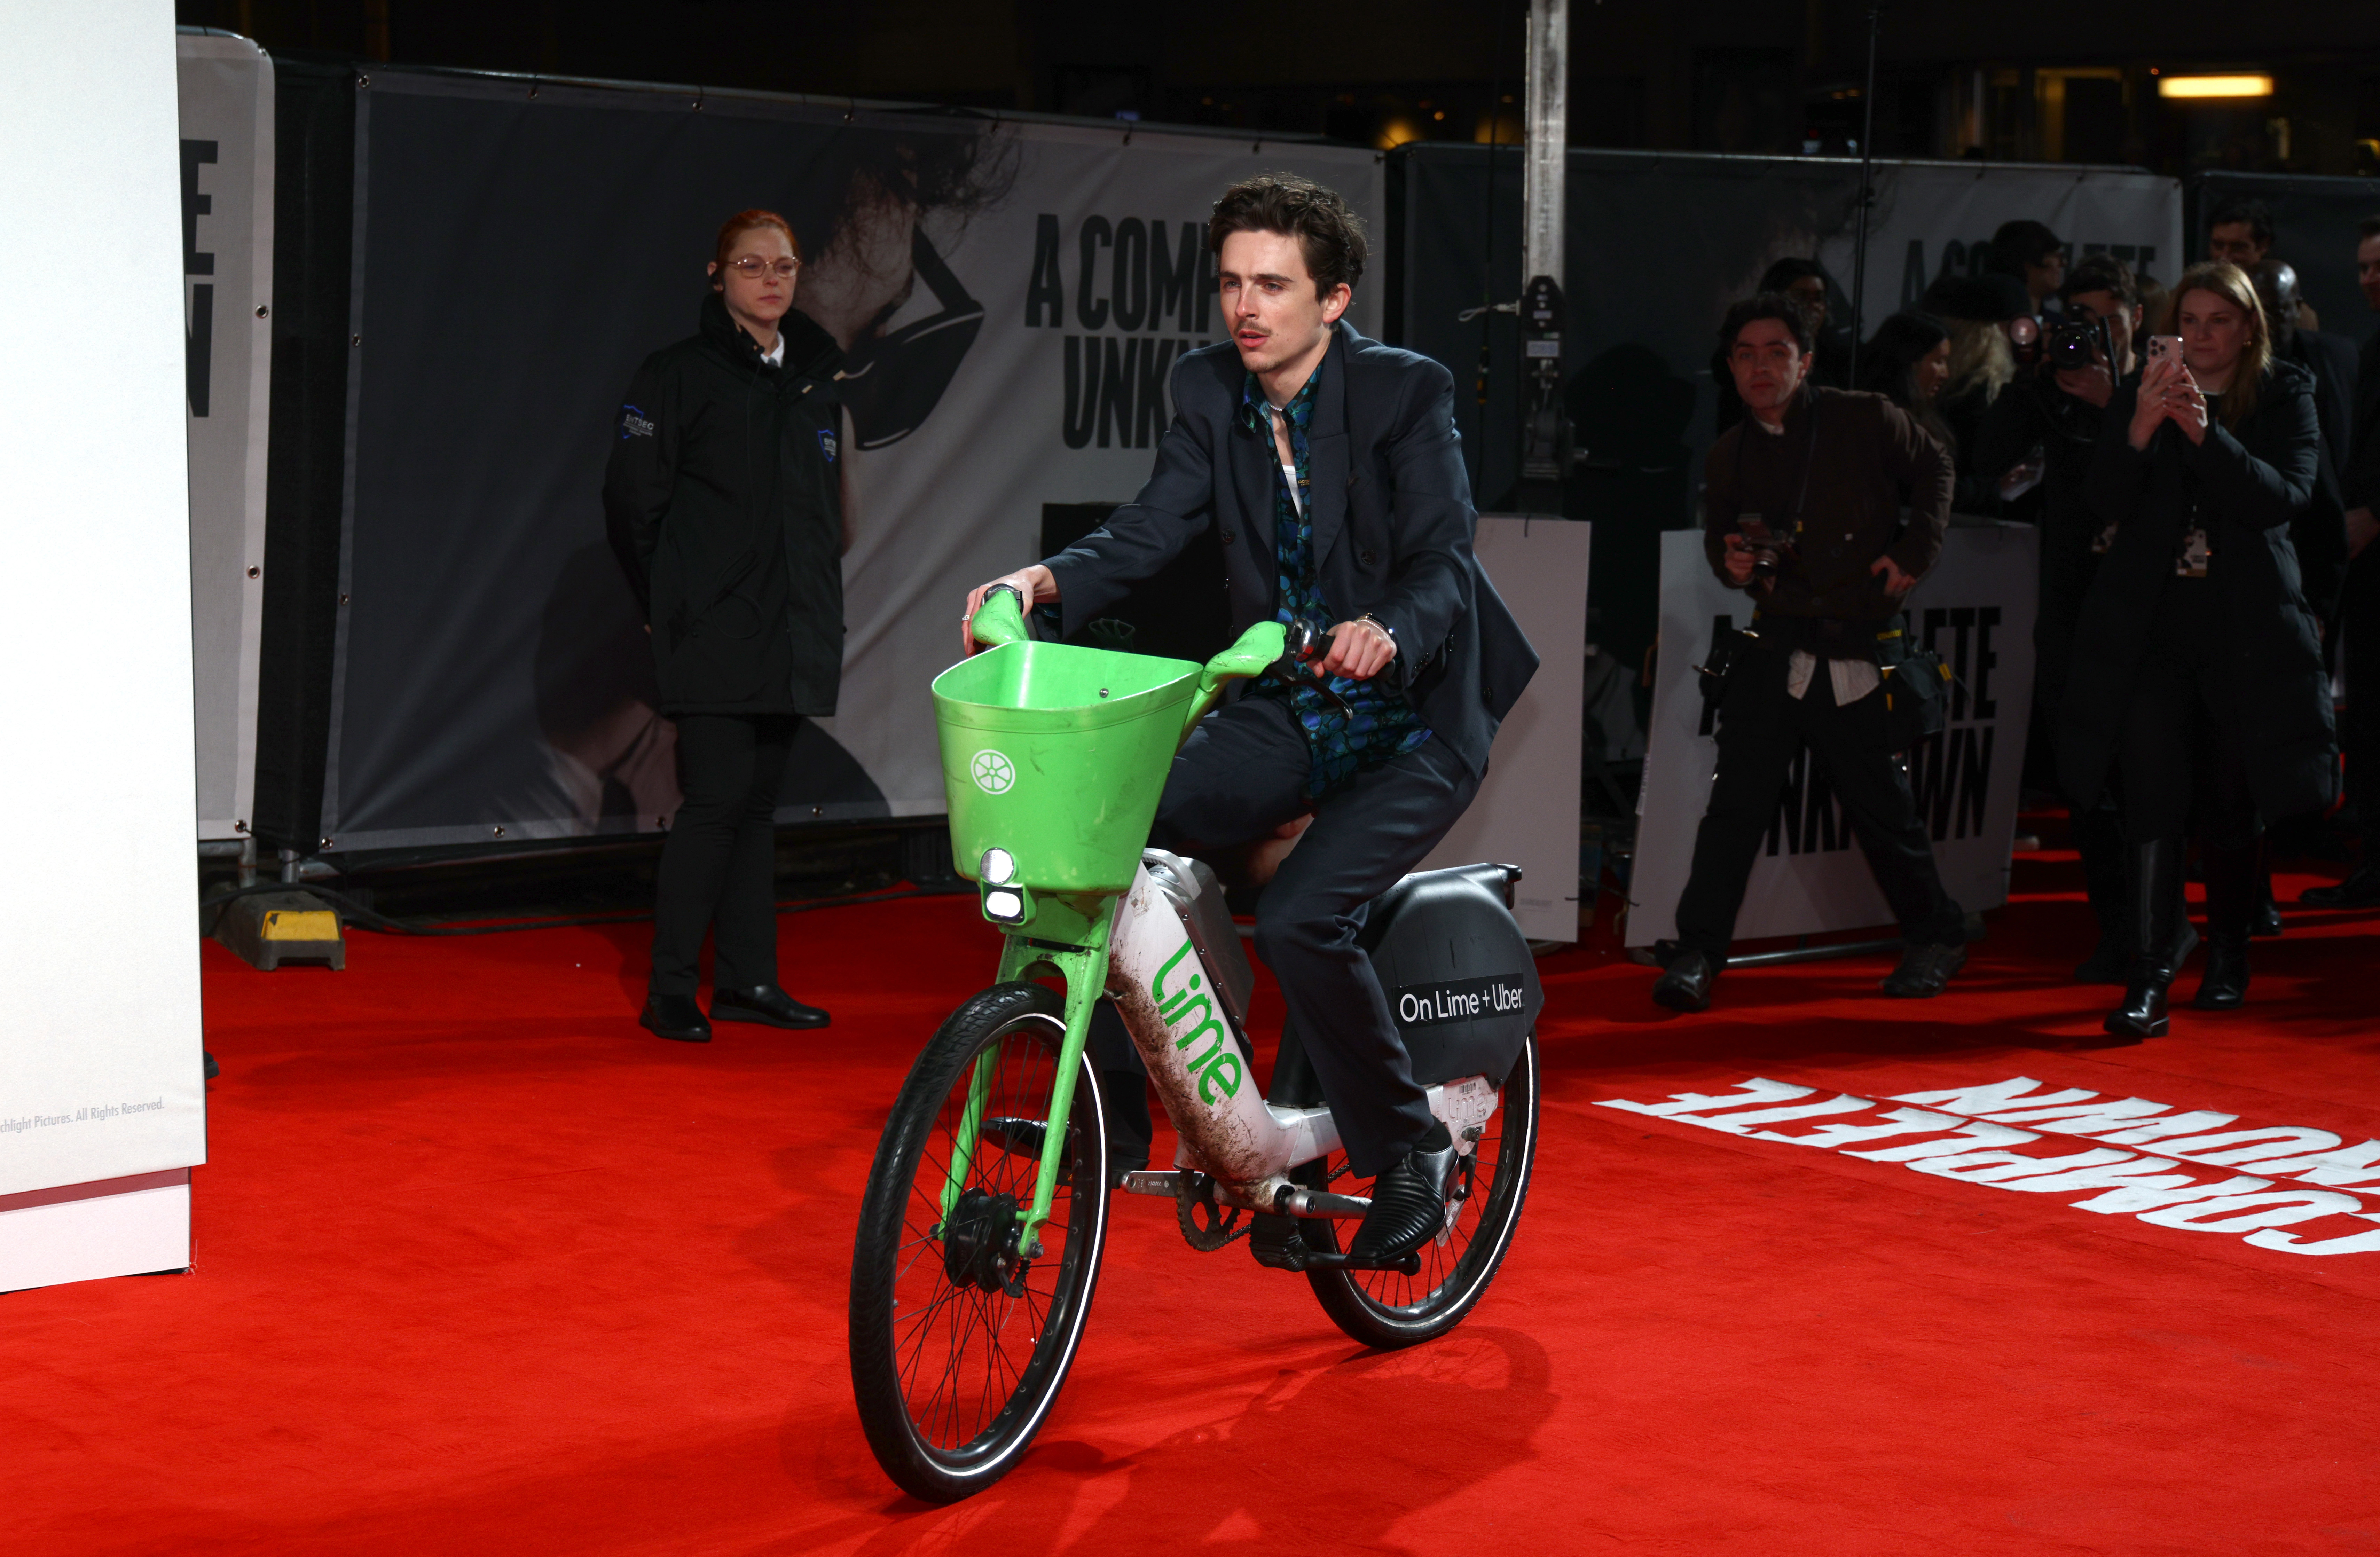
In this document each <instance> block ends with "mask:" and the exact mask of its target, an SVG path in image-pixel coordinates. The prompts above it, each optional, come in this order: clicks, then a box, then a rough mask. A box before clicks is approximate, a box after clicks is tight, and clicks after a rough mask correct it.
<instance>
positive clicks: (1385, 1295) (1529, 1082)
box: [1300, 1033, 1537, 1349]
mask: <svg viewBox="0 0 2380 1557" xmlns="http://www.w3.org/2000/svg"><path fill="white" fill-rule="evenodd" d="M1536 1155H1537V1039H1536V1034H1535V1033H1531V1034H1530V1035H1529V1037H1528V1039H1527V1040H1526V1041H1524V1043H1523V1044H1522V1045H1521V1057H1520V1058H1519V1059H1518V1060H1516V1061H1514V1062H1513V1064H1512V1075H1511V1076H1509V1077H1505V1079H1504V1091H1503V1095H1502V1096H1501V1097H1500V1098H1499V1099H1498V1100H1497V1103H1496V1112H1495V1113H1492V1114H1490V1115H1488V1124H1487V1126H1486V1128H1485V1129H1484V1130H1483V1131H1482V1132H1481V1134H1480V1137H1479V1139H1478V1141H1477V1142H1476V1143H1475V1145H1474V1146H1473V1147H1472V1149H1471V1151H1470V1152H1469V1154H1468V1155H1466V1156H1464V1157H1463V1158H1462V1159H1460V1161H1459V1162H1457V1164H1456V1168H1455V1174H1454V1182H1453V1184H1452V1185H1451V1186H1450V1187H1451V1190H1453V1191H1454V1192H1456V1193H1457V1194H1459V1195H1460V1197H1461V1198H1458V1199H1451V1200H1450V1201H1449V1203H1448V1207H1447V1223H1446V1227H1445V1229H1444V1231H1442V1232H1440V1233H1439V1235H1438V1237H1437V1238H1436V1239H1434V1240H1433V1241H1431V1242H1429V1243H1427V1244H1424V1245H1423V1246H1422V1247H1421V1271H1420V1273H1419V1274H1418V1275H1412V1276H1408V1275H1406V1274H1404V1273H1403V1271H1307V1272H1306V1273H1305V1279H1306V1280H1307V1281H1308V1282H1310V1283H1313V1286H1314V1295H1315V1296H1316V1297H1317V1298H1318V1299H1320V1300H1321V1303H1322V1311H1323V1312H1324V1313H1326V1314H1329V1315H1330V1319H1331V1321H1332V1322H1333V1323H1335V1324H1336V1325H1338V1327H1339V1328H1340V1329H1341V1330H1343V1331H1345V1332H1347V1333H1348V1335H1350V1336H1351V1337H1353V1338H1354V1339H1355V1340H1357V1341H1360V1342H1362V1343H1363V1344H1366V1345H1367V1346H1378V1347H1382V1348H1384V1349H1390V1348H1394V1347H1398V1346H1410V1345H1413V1344H1415V1343H1416V1342H1421V1341H1427V1340H1429V1339H1431V1338H1433V1337H1435V1336H1439V1335H1443V1334H1445V1333H1446V1332H1448V1331H1450V1330H1451V1329H1453V1328H1454V1327H1455V1325H1456V1324H1458V1323H1460V1322H1461V1321H1462V1319H1463V1315H1465V1314H1467V1313H1469V1312H1470V1311H1471V1309H1472V1307H1473V1306H1474V1305H1475V1304H1476V1303H1477V1302H1478V1301H1479V1299H1480V1296H1481V1295H1483V1294H1484V1293H1486V1292H1487V1290H1488V1282H1489V1281H1491V1280H1493V1279H1494V1277H1495V1274H1496V1270H1497V1267H1499V1266H1500V1265H1501V1264H1503V1262H1504V1253H1505V1251H1506V1250H1507V1249H1509V1248H1510V1247H1512V1229H1513V1227H1514V1225H1515V1224H1516V1223H1518V1222H1519V1221H1520V1220H1521V1205H1522V1202H1523V1201H1524V1200H1526V1199H1527V1198H1528V1196H1529V1169H1530V1167H1531V1166H1532V1165H1533V1164H1534V1163H1535V1162H1536ZM1346 1162H1347V1160H1346V1158H1345V1157H1343V1156H1342V1155H1341V1154H1340V1153H1338V1152H1335V1151H1334V1152H1332V1153H1331V1154H1330V1158H1329V1159H1327V1161H1326V1162H1318V1163H1314V1164H1311V1168H1312V1169H1319V1170H1321V1171H1320V1172H1311V1173H1310V1174H1309V1177H1310V1179H1311V1181H1312V1182H1314V1183H1315V1184H1316V1185H1317V1186H1319V1185H1321V1184H1323V1183H1327V1182H1328V1181H1329V1180H1330V1178H1332V1177H1335V1176H1337V1174H1343V1173H1344V1172H1345V1171H1346ZM1300 1235H1301V1236H1303V1237H1304V1238H1305V1241H1306V1242H1307V1243H1310V1244H1313V1243H1318V1244H1321V1245H1322V1246H1323V1247H1326V1248H1331V1249H1335V1248H1337V1247H1338V1235H1337V1234H1336V1232H1335V1231H1333V1229H1332V1226H1331V1224H1330V1222H1305V1223H1303V1224H1302V1225H1301V1234H1300Z"/></svg>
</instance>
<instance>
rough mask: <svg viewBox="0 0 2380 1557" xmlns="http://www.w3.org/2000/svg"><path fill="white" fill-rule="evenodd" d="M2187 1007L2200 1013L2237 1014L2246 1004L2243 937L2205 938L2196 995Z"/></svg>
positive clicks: (2245, 951)
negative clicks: (2204, 965) (2203, 969)
mask: <svg viewBox="0 0 2380 1557" xmlns="http://www.w3.org/2000/svg"><path fill="white" fill-rule="evenodd" d="M2190 1004H2192V1006H2195V1007H2196V1008H2197V1009H2199V1010H2201V1011H2237V1010H2239V1009H2240V1007H2241V1006H2243V1005H2245V1004H2248V938H2247V937H2246V936H2244V935H2237V936H2234V935H2211V936H2209V937H2207V941H2206V970H2205V971H2204V973H2202V974H2200V975H2199V978H2198V992H2197V993H2196V994H2194V995H2192V996H2191V997H2190Z"/></svg>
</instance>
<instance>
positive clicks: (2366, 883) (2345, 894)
mask: <svg viewBox="0 0 2380 1557" xmlns="http://www.w3.org/2000/svg"><path fill="white" fill-rule="evenodd" d="M2298 901H2299V902H2301V903H2303V904H2305V905H2306V906H2309V907H2314V908H2371V907H2380V860H2367V861H2366V862H2364V863H2363V864H2362V865H2359V866H2357V867H2356V868H2355V869H2354V870H2352V871H2350V873H2349V875H2348V878H2347V880H2345V881H2343V882H2338V884H2337V885H2335V886H2326V887H2308V888H2306V889H2305V891H2303V892H2301V893H2300V894H2298Z"/></svg>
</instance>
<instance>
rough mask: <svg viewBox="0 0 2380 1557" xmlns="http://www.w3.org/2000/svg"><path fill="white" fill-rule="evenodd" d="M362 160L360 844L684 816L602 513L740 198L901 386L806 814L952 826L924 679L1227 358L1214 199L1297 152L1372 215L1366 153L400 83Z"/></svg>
mask: <svg viewBox="0 0 2380 1557" xmlns="http://www.w3.org/2000/svg"><path fill="white" fill-rule="evenodd" d="M355 140H356V194H355V232H356V237H355V248H354V253H355V262H354V274H353V281H352V296H353V306H352V320H353V330H352V347H353V349H352V352H351V359H350V375H349V395H350V399H349V411H348V429H349V451H350V452H349V457H348V461H347V489H346V516H345V517H346V532H345V545H344V548H343V564H342V579H341V585H340V590H341V595H342V598H343V601H344V602H345V603H344V605H343V608H342V614H341V620H340V627H339V649H338V656H337V667H336V672H335V676H334V687H335V689H334V708H333V714H332V729H331V739H330V752H329V764H328V770H329V771H328V773H327V777H326V782H325V794H324V799H323V821H322V832H323V833H325V834H327V835H329V836H330V838H331V840H332V841H331V842H330V843H329V844H327V845H324V847H325V849H326V850H336V851H344V850H351V849H358V848H380V847H389V846H403V845H426V844H459V843H468V842H486V841H491V840H496V839H515V838H524V837H564V836H578V835H586V834H590V833H625V832H637V831H650V830H653V829H655V828H657V827H659V826H662V825H664V819H665V818H667V817H668V816H669V815H670V814H671V813H672V812H674V809H676V805H677V798H678V797H677V789H676V783H675V775H674V740H673V738H672V729H671V726H670V724H669V723H668V722H667V721H666V720H663V719H662V718H660V717H659V716H658V715H657V714H656V713H655V712H653V708H652V704H653V700H654V692H653V687H652V672H651V666H650V654H649V650H648V647H647V642H646V639H645V635H644V632H643V630H642V626H641V624H640V623H639V622H638V620H637V614H636V609H635V606H634V604H633V601H632V597H631V596H630V594H629V591H628V590H627V587H626V585H625V582H624V581H623V580H622V579H621V578H620V576H619V572H618V569H617V566H616V565H615V564H614V563H613V558H612V556H611V553H610V551H609V549H608V548H607V546H606V545H605V543H604V539H603V525H602V515H601V502H600V491H601V480H602V473H603V467H604V462H605V459H606V457H607V456H608V453H609V449H610V440H611V438H612V436H613V424H614V416H615V412H616V410H617V407H618V403H619V395H620V393H621V391H622V390H623V389H624V388H625V386H626V384H627V382H628V378H629V375H630V374H631V373H632V372H633V371H634V370H635V368H636V366H637V363H638V362H639V361H640V360H641V359H643V358H644V356H645V355H646V354H647V353H649V352H650V351H652V350H653V349H655V348H656V347H660V346H662V345H665V344H667V343H669V342H671V341H673V340H676V339H680V338H682V337H684V336H686V335H690V334H691V333H693V331H694V329H695V325H696V315H697V310H698V306H699V304H700V301H701V298H703V296H704V282H703V276H702V269H703V264H704V262H705V261H707V260H708V259H709V258H710V245H711V240H712V236H713V234H714V232H715V230H716V228H717V226H718V224H719V223H720V221H721V219H722V217H724V216H725V215H727V214H728V213H732V212H735V211H738V210H742V209H744V208H746V207H749V206H762V207H767V208H771V209H774V210H778V211H781V212H783V213H784V214H785V215H786V216H787V217H788V218H789V219H790V220H791V221H792V223H793V225H794V226H795V230H796V231H797V232H799V233H800V234H801V237H802V239H803V243H804V247H805V249H807V252H808V254H809V256H810V260H811V263H810V264H809V265H808V266H807V267H806V268H805V270H804V271H803V275H802V285H801V288H800V292H799V294H798V296H797V298H796V306H798V307H800V308H801V309H802V310H804V311H805V312H807V313H808V314H809V315H811V317H813V318H815V319H817V320H818V321H819V322H820V323H821V324H822V325H824V326H825V327H826V328H827V329H828V330H829V331H830V333H832V334H833V335H835V336H836V337H837V338H838V340H839V341H841V342H842V343H843V344H844V347H845V349H846V351H849V352H852V353H853V354H854V358H855V362H854V367H855V369H856V367H857V366H859V365H862V364H865V365H867V366H868V369H869V371H870V373H871V375H872V376H873V377H874V378H875V379H876V381H877V382H878V383H882V384H883V385H885V389H884V390H883V392H881V393H879V394H876V395H870V396H866V397H861V398H859V399H858V400H857V401H856V404H855V412H854V423H855V428H854V431H855V438H854V442H855V443H856V444H857V447H856V450H852V451H849V452H847V453H846V455H845V456H844V457H845V459H846V462H847V475H846V481H847V483H848V485H847V492H848V494H849V503H850V514H851V528H852V529H853V532H854V541H853V545H852V549H851V551H850V553H848V554H847V555H846V556H845V558H844V588H845V625H846V633H847V636H846V639H845V662H844V683H843V693H842V699H841V710H840V717H838V718H836V719H832V720H826V721H820V722H816V723H809V722H806V724H805V727H804V731H803V735H802V737H801V739H800V741H799V743H798V744H797V746H796V749H795V756H794V759H793V766H792V772H791V775H790V777H789V779H788V782H787V785H786V789H785V794H784V802H785V803H784V806H783V809H781V810H780V813H779V815H780V819H781V820H784V821H793V820H811V819H822V820H838V819H856V818H866V817H882V816H902V815H926V814H933V813H936V812H939V811H940V810H941V809H942V805H943V801H942V795H941V771H940V763H939V760H938V758H937V756H936V751H935V745H934V736H933V724H932V712H931V704H930V700H929V696H928V692H927V686H928V683H929V681H930V679H931V678H932V675H933V674H934V673H935V672H936V671H937V670H939V669H940V668H941V666H942V665H943V664H945V663H948V662H949V661H950V660H951V659H952V658H953V657H954V656H955V653H956V651H957V647H958V646H957V626H956V622H957V605H958V602H959V600H960V598H961V595H962V594H963V592H964V591H965V588H966V587H967V586H968V585H970V584H972V583H975V582H977V581H979V580H980V579H982V578H989V577H990V576H992V575H994V574H996V573H999V572H1002V571H1004V570H1005V569H1007V568H1010V567H1014V566H1017V565H1019V564H1021V563H1023V562H1026V561H1030V560H1031V559H1032V558H1033V557H1034V556H1036V555H1037V554H1038V552H1037V551H1036V542H1037V541H1038V530H1039V527H1040V521H1041V516H1042V509H1043V505H1045V504H1048V503H1081V502H1099V501H1104V502H1110V503H1112V502H1116V501H1120V500H1122V499H1123V498H1127V497H1129V496H1130V495H1131V494H1132V493H1134V492H1135V490H1137V488H1138V486H1139V484H1140V482H1141V480H1143V479H1144V478H1145V477H1146V475H1147V469H1148V461H1149V458H1150V452H1149V451H1150V450H1151V448H1152V446H1153V444H1154V443H1155V440H1156V438H1157V436H1158V435H1159V434H1160V433H1161V432H1162V431H1163V429H1164V427H1165V425H1166V422H1167V421H1168V420H1169V419H1170V416H1171V407H1169V406H1168V405H1167V403H1166V400H1165V384H1166V373H1167V370H1168V369H1169V368H1170V367H1171V364H1172V359H1173V358H1174V357H1175V356H1176V355H1178V354H1179V353H1180V352H1181V351H1183V350H1185V349H1188V348H1190V347H1196V346H1199V345H1203V344H1206V342H1207V341H1208V340H1211V339H1213V338H1214V337H1215V329H1214V324H1213V321H1212V320H1211V318H1210V316H1209V315H1210V302H1211V297H1212V281H1211V278H1210V275H1209V274H1208V266H1207V264H1206V262H1205V260H1204V258H1203V242H1202V241H1201V239H1202V234H1201V232H1200V229H1201V227H1202V225H1203V222H1204V219H1205V216H1206V214H1207V212H1208V206H1209V205H1210V203H1211V202H1212V201H1213V199H1214V197H1215V195H1216V194H1217V193H1219V192H1220V190H1221V189H1222V188H1223V187H1224V186H1225V185H1226V184H1228V183H1229V182H1230V181H1231V180H1233V179H1234V178H1237V177H1241V176H1245V175H1247V174H1249V173H1252V172H1256V171H1258V170H1272V169H1281V168H1288V169H1291V170H1293V171H1297V172H1302V173H1307V174H1310V175H1311V176H1315V177H1318V178H1319V179H1321V180H1323V181H1324V182H1326V183H1330V184H1332V185H1333V186H1335V187H1336V188H1338V189H1342V191H1343V192H1345V193H1346V194H1347V195H1348V196H1349V198H1350V199H1351V201H1354V204H1355V206H1356V208H1357V209H1358V211H1359V212H1362V213H1366V215H1368V216H1371V217H1373V218H1374V219H1375V220H1377V217H1378V211H1379V200H1378V189H1379V186H1380V171H1379V167H1378V158H1377V157H1376V156H1375V154H1374V153H1371V152H1360V151H1353V150H1347V149H1338V148H1328V147H1323V146H1319V145H1315V144H1310V143H1286V144H1254V145H1252V144H1250V143H1249V142H1246V141H1242V140H1219V139H1211V138H1201V137H1194V136H1186V135H1164V134H1148V133H1145V132H1141V131H1138V130H1135V129H1133V128H1131V127H1127V126H1123V125H1119V126H1117V127H1115V128H1112V129H1109V128H1089V127H1077V126H1067V125H1049V124H1014V123H996V122H994V121H991V120H989V119H986V118H983V117H981V116H972V115H969V116H938V115H930V114H922V113H921V114H902V113H892V112H884V111H876V110H866V109H856V108H854V109H845V108H844V107H841V106H835V107H825V106H821V105H818V104H815V103H795V102H788V101H783V100H774V99H764V98H754V97H742V96H738V97H732V98H719V97H712V98H710V99H709V100H707V101H705V100H698V99H694V98H692V97H690V96H689V95H688V94H686V93H683V92H679V91H664V90H662V89H642V88H639V89H633V90H619V89H599V88H577V87H565V86H558V85H553V84H535V85H533V84H532V83H530V82H528V81H526V80H504V79H472V78H459V77H454V76H443V75H435V74H431V73H416V72H407V71H401V70H384V69H383V70H375V71H373V72H372V74H371V76H370V82H369V84H368V85H367V86H365V87H364V88H362V89H361V90H360V91H358V96H357V114H356V137H355ZM921 240H922V241H921ZM921 252H922V253H930V255H931V256H932V258H931V259H927V260H923V261H921V260H920V258H919V255H920V254H921ZM1374 291H1377V288H1375V289H1374ZM1355 318H1356V321H1357V322H1358V324H1359V326H1360V327H1362V328H1365V329H1366V330H1376V329H1377V322H1376V321H1377V318H1378V307H1377V302H1376V299H1375V298H1374V296H1373V295H1372V293H1370V292H1364V291H1359V293H1358V299H1357V309H1356V312H1355ZM975 321H979V323H976V324H975V325H974V327H973V329H970V328H969V326H970V323H971V322H975ZM912 326H916V327H917V328H912ZM903 343H907V344H906V345H904V344H903ZM954 343H955V344H956V349H950V347H953V344H954Z"/></svg>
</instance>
